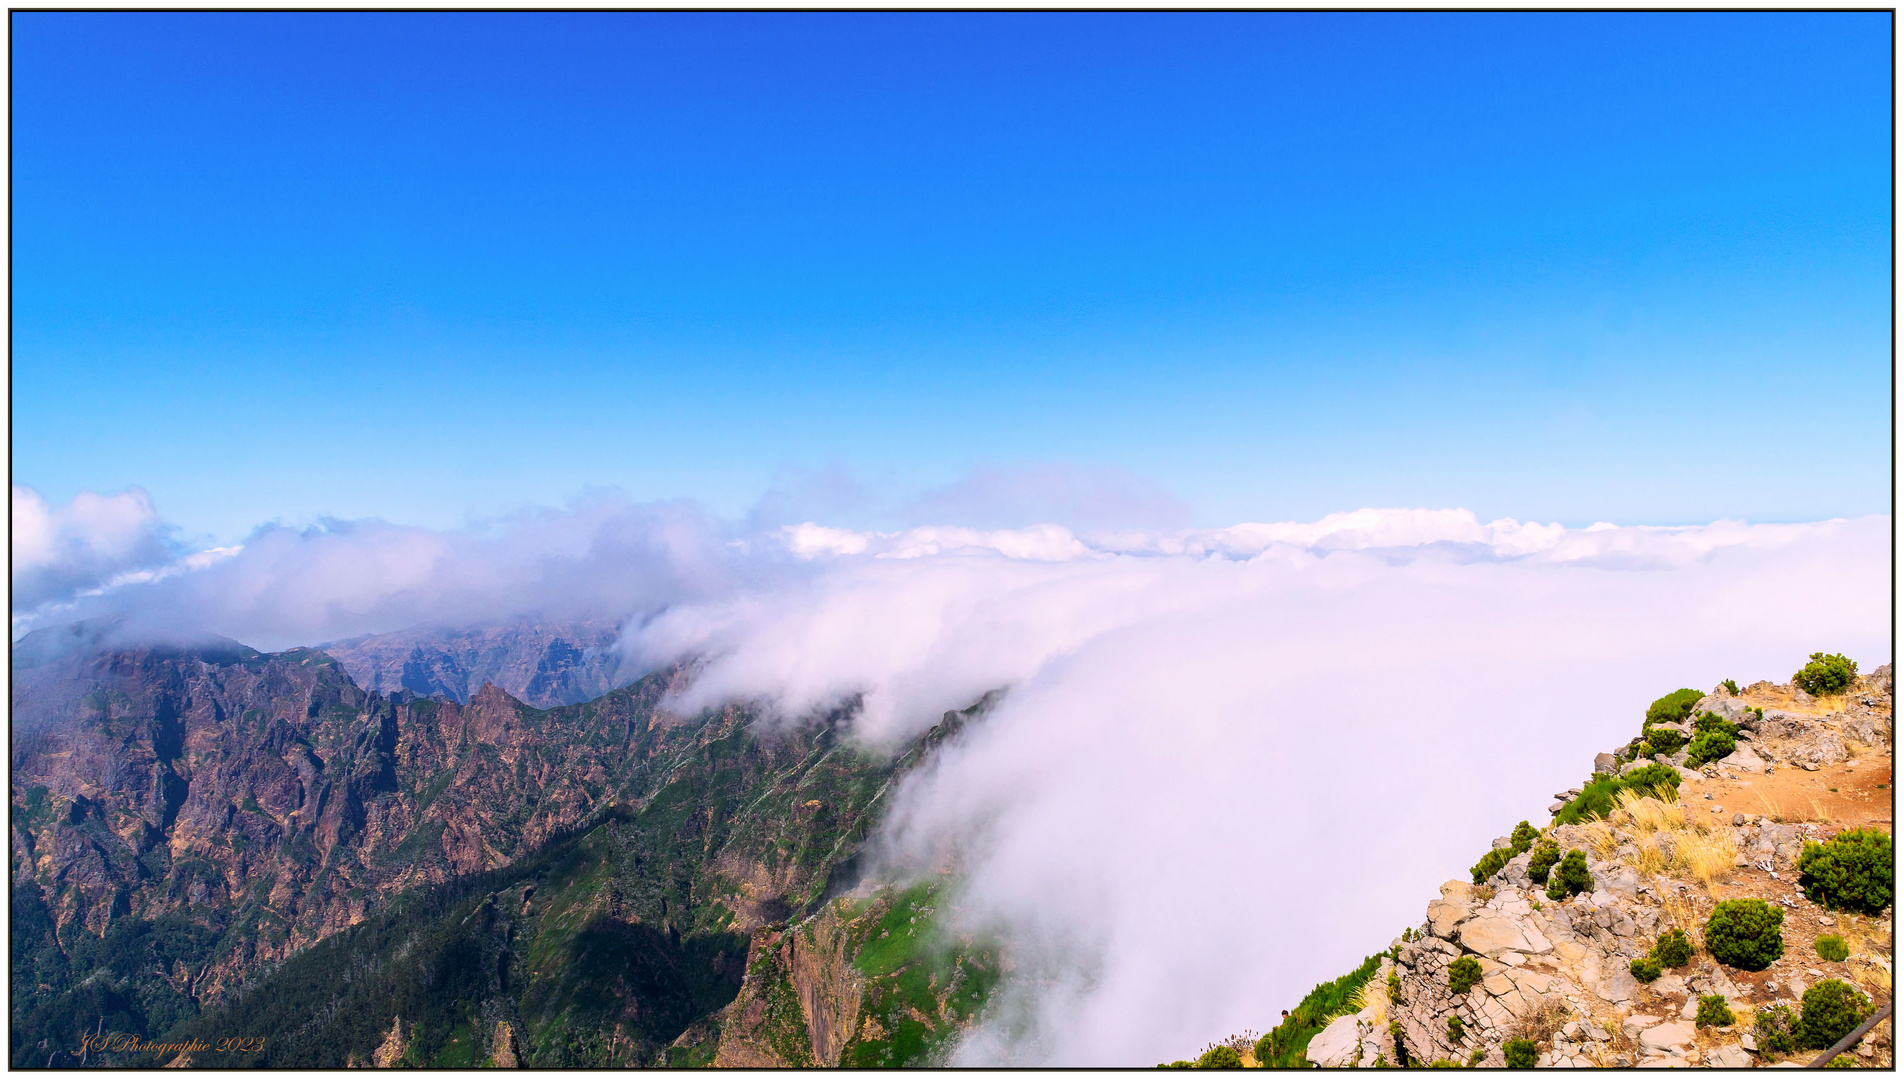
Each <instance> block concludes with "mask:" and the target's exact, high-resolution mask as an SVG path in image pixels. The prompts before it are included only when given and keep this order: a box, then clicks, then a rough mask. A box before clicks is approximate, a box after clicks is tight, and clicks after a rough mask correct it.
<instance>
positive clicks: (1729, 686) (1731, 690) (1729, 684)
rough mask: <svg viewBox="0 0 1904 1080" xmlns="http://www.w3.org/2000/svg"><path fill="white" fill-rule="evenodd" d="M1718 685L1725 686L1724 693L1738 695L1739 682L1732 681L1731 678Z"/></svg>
mask: <svg viewBox="0 0 1904 1080" xmlns="http://www.w3.org/2000/svg"><path fill="white" fill-rule="evenodd" d="M1719 685H1720V686H1723V687H1725V688H1726V693H1728V694H1731V695H1732V696H1733V697H1738V696H1739V684H1738V683H1735V682H1733V681H1732V680H1731V679H1727V680H1726V681H1724V682H1722V683H1720V684H1719Z"/></svg>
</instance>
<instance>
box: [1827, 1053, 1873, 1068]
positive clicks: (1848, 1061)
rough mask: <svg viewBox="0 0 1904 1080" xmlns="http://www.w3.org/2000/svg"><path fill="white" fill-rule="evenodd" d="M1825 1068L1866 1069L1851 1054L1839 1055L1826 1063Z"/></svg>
mask: <svg viewBox="0 0 1904 1080" xmlns="http://www.w3.org/2000/svg"><path fill="white" fill-rule="evenodd" d="M1825 1068H1827V1069H1862V1068H1864V1066H1862V1065H1860V1064H1858V1059H1857V1058H1854V1057H1852V1056H1851V1055H1850V1054H1839V1055H1838V1056H1837V1057H1835V1058H1832V1059H1831V1060H1830V1061H1827V1062H1825Z"/></svg>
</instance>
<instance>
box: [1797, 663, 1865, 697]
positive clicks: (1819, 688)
mask: <svg viewBox="0 0 1904 1080" xmlns="http://www.w3.org/2000/svg"><path fill="white" fill-rule="evenodd" d="M1857 677H1858V665H1857V662H1856V661H1853V660H1849V659H1846V658H1845V657H1844V656H1841V655H1839V654H1838V653H1831V654H1829V655H1827V654H1825V653H1812V654H1811V662H1810V663H1808V664H1806V665H1805V666H1804V667H1802V668H1800V669H1799V670H1798V674H1796V675H1793V676H1792V685H1793V686H1796V687H1798V688H1799V689H1800V690H1803V691H1804V692H1805V693H1807V694H1818V695H1823V694H1835V693H1837V692H1838V691H1840V690H1843V689H1844V688H1845V687H1847V686H1850V685H1851V683H1852V681H1853V680H1855V679H1856V678H1857Z"/></svg>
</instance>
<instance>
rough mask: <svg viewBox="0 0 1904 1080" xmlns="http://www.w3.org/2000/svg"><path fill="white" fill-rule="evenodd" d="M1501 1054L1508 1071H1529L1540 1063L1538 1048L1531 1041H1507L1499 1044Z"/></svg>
mask: <svg viewBox="0 0 1904 1080" xmlns="http://www.w3.org/2000/svg"><path fill="white" fill-rule="evenodd" d="M1501 1053H1502V1054H1503V1055H1504V1056H1505V1057H1506V1058H1507V1067H1508V1068H1510V1069H1531V1068H1533V1067H1534V1065H1535V1064H1536V1063H1538V1062H1539V1061H1540V1047H1538V1046H1536V1045H1534V1041H1533V1040H1532V1039H1509V1040H1507V1041H1506V1042H1504V1043H1502V1044H1501Z"/></svg>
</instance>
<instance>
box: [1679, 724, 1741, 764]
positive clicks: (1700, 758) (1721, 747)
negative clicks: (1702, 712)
mask: <svg viewBox="0 0 1904 1080" xmlns="http://www.w3.org/2000/svg"><path fill="white" fill-rule="evenodd" d="M1738 748H1739V743H1738V740H1736V739H1734V738H1733V737H1732V736H1730V735H1727V734H1726V733H1725V732H1723V731H1705V732H1701V733H1699V734H1698V735H1694V736H1693V737H1692V745H1691V746H1690V747H1688V748H1687V750H1686V767H1687V768H1689V769H1697V768H1698V767H1699V766H1701V765H1704V764H1706V763H1707V762H1712V761H1717V760H1719V759H1720V758H1722V757H1726V756H1728V755H1730V754H1731V753H1732V751H1734V750H1737V749H1738Z"/></svg>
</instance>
